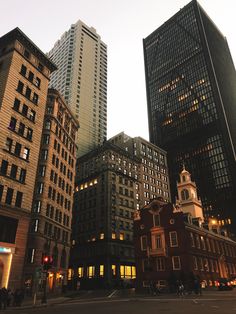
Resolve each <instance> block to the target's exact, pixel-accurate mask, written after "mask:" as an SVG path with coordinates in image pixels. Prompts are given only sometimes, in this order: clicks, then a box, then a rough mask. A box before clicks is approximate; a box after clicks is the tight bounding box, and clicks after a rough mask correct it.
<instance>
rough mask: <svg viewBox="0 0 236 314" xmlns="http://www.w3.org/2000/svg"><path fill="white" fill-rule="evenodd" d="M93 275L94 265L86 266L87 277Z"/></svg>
mask: <svg viewBox="0 0 236 314" xmlns="http://www.w3.org/2000/svg"><path fill="white" fill-rule="evenodd" d="M94 275H95V266H89V267H88V277H89V278H93V277H94Z"/></svg>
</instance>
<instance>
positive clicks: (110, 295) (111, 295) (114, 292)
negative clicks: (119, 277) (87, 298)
mask: <svg viewBox="0 0 236 314" xmlns="http://www.w3.org/2000/svg"><path fill="white" fill-rule="evenodd" d="M116 292H117V290H114V291H113V292H112V293H111V294H109V296H108V298H111V297H113V295H114V294H116Z"/></svg>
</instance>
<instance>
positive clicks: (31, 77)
mask: <svg viewBox="0 0 236 314" xmlns="http://www.w3.org/2000/svg"><path fill="white" fill-rule="evenodd" d="M28 79H29V81H30V82H33V80H34V73H32V72H31V71H29V76H28Z"/></svg>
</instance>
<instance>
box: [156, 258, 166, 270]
mask: <svg viewBox="0 0 236 314" xmlns="http://www.w3.org/2000/svg"><path fill="white" fill-rule="evenodd" d="M156 265H157V271H163V270H165V260H164V258H163V257H157V259H156Z"/></svg>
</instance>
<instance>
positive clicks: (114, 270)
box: [111, 265, 116, 276]
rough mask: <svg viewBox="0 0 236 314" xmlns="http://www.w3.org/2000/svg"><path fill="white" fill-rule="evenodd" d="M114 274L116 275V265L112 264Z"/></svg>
mask: <svg viewBox="0 0 236 314" xmlns="http://www.w3.org/2000/svg"><path fill="white" fill-rule="evenodd" d="M111 271H112V276H115V275H116V265H111Z"/></svg>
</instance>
